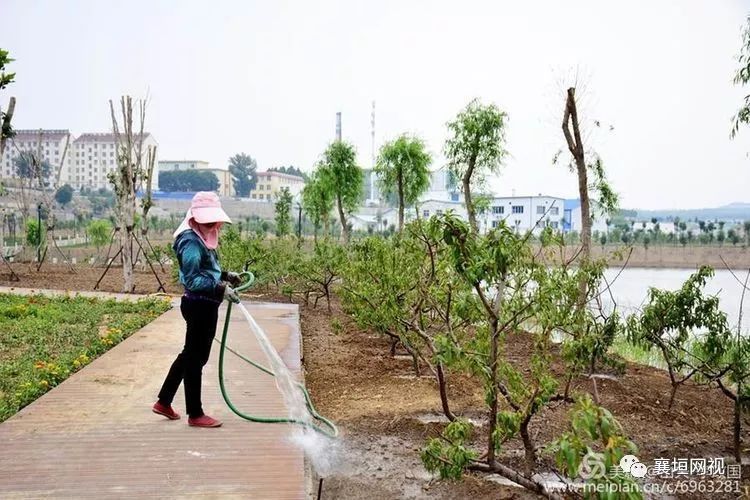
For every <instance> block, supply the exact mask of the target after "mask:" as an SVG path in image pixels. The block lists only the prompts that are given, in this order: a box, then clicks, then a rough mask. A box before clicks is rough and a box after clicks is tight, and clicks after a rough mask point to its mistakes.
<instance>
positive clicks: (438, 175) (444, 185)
mask: <svg viewBox="0 0 750 500" xmlns="http://www.w3.org/2000/svg"><path fill="white" fill-rule="evenodd" d="M422 198H423V199H424V200H443V201H453V202H456V201H458V202H460V201H462V200H463V193H462V192H461V189H460V188H459V186H458V185H457V184H456V181H455V179H454V178H453V176H452V175H451V173H450V171H449V170H448V167H440V168H439V169H437V170H433V171H432V172H430V187H429V188H428V189H427V192H426V193H425V194H424V196H423V197H422Z"/></svg>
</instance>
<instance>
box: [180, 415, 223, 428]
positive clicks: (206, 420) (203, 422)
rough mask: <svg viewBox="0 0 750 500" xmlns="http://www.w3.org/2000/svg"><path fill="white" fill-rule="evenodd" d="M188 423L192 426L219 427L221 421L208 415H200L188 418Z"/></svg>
mask: <svg viewBox="0 0 750 500" xmlns="http://www.w3.org/2000/svg"><path fill="white" fill-rule="evenodd" d="M188 425H190V426H193V427H221V422H220V421H218V420H216V419H215V418H211V417H209V416H208V415H202V416H200V417H195V418H192V417H191V418H188Z"/></svg>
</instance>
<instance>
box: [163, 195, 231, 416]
mask: <svg viewBox="0 0 750 500" xmlns="http://www.w3.org/2000/svg"><path fill="white" fill-rule="evenodd" d="M225 222H226V223H231V220H230V219H229V217H228V216H227V214H226V213H225V212H224V210H222V208H221V202H220V201H219V197H218V196H216V194H215V193H210V192H198V193H196V194H195V196H194V197H193V201H192V203H191V205H190V208H189V209H188V211H187V214H186V215H185V220H183V221H182V224H180V227H178V228H177V231H175V233H174V237H175V241H174V245H173V248H174V251H175V254H176V255H177V262H178V263H179V265H180V283H182V285H183V286H184V287H185V293H184V294H183V296H182V301H181V303H180V311H181V312H182V317H183V318H184V319H185V323H187V331H186V333H185V347H184V348H183V349H182V352H181V353H180V354H179V355H178V356H177V359H175V360H174V363H172V367H171V368H170V369H169V373H168V374H167V378H166V379H165V380H164V384H163V385H162V388H161V391H159V400H158V401H157V402H156V403H155V404H154V406H153V408H152V409H153V411H154V413H158V414H159V415H164V416H165V417H167V418H168V419H170V420H177V419H179V418H180V415H179V414H178V413H177V412H175V411H174V410H173V409H172V400H173V399H174V396H175V393H176V392H177V389H178V387H179V386H180V382H183V381H184V383H185V404H186V406H187V414H188V424H189V425H191V426H194V427H219V426H221V422H220V421H218V420H216V419H215V418H211V417H209V416H208V415H206V414H204V413H203V407H202V406H201V376H202V373H203V366H204V365H205V364H206V362H207V361H208V356H209V354H210V353H211V344H212V342H213V339H214V336H215V335H216V323H217V321H218V318H219V306H220V305H221V302H222V300H224V299H226V300H229V301H231V302H234V303H238V302H239V301H240V299H239V296H238V295H237V292H235V291H234V289H232V288H231V286H229V285H232V286H237V285H239V284H240V277H239V275H238V274H236V273H228V272H222V271H221V268H220V267H219V261H218V258H217V256H216V247H217V246H218V245H219V230H220V229H221V226H222V224H224V223H225ZM225 281H226V282H229V285H228V284H226V283H224V282H225Z"/></svg>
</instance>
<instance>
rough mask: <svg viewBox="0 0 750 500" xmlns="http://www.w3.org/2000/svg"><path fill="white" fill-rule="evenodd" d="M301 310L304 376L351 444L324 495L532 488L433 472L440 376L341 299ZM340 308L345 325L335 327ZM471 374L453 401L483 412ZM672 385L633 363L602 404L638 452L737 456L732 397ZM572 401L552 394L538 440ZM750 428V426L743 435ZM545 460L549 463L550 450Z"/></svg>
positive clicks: (518, 344) (507, 494)
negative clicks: (361, 323) (427, 372)
mask: <svg viewBox="0 0 750 500" xmlns="http://www.w3.org/2000/svg"><path fill="white" fill-rule="evenodd" d="M301 311H302V331H303V338H304V346H305V360H304V361H305V367H306V374H307V375H306V377H307V378H306V383H307V385H308V387H309V388H310V392H311V394H312V395H313V398H314V399H315V402H316V405H317V407H318V409H319V410H320V411H321V412H322V413H323V414H325V415H327V416H330V417H331V418H333V419H334V420H335V421H336V422H337V424H338V425H339V426H340V428H341V429H342V432H343V434H344V437H343V440H344V443H345V447H346V449H347V450H348V452H347V453H345V456H346V457H347V462H348V465H349V469H350V470H349V472H347V473H345V474H337V475H334V476H333V477H331V478H328V479H326V480H325V481H324V488H323V490H324V493H326V495H325V496H324V498H362V499H365V498H374V497H373V496H372V492H377V495H376V497H377V498H446V499H448V498H493V499H496V498H533V497H535V496H534V495H532V494H530V493H528V492H527V491H524V490H521V489H519V488H516V487H509V486H501V485H498V484H495V483H493V482H490V481H488V480H487V479H486V478H482V477H481V476H477V475H472V474H470V475H467V476H466V477H465V479H464V480H463V481H462V482H461V483H451V482H446V481H437V480H435V479H433V478H431V477H430V475H429V474H427V473H426V472H425V471H424V468H423V467H422V465H421V462H420V460H419V450H420V449H421V447H422V446H423V445H424V443H425V442H426V440H427V439H428V438H429V437H432V436H436V435H437V434H438V433H439V432H440V430H441V428H442V426H443V425H444V424H442V423H438V422H436V421H437V420H438V418H437V417H438V414H439V413H440V400H439V397H438V393H437V385H436V384H435V383H434V380H433V379H432V378H430V377H422V378H419V379H417V378H415V377H414V375H413V369H412V367H411V361H410V359H407V358H406V357H405V356H397V357H395V358H394V357H391V356H390V355H389V344H388V343H387V342H386V341H385V340H384V339H383V338H380V337H378V336H376V335H373V334H370V333H367V332H363V331H361V330H359V329H358V328H357V327H356V325H354V324H353V322H352V321H351V320H350V319H348V318H347V317H346V316H345V315H344V314H342V313H341V312H340V310H339V308H338V305H337V304H335V303H334V312H333V314H332V315H329V314H328V313H327V312H326V311H325V308H324V307H319V308H318V309H317V310H314V309H312V308H309V307H304V306H302V307H301ZM333 318H336V320H337V321H338V322H340V323H341V325H342V326H343V327H342V328H332V327H331V323H332V321H333ZM337 332H338V333H337ZM526 340H527V339H525V338H524V337H523V336H522V335H518V336H515V339H513V340H512V341H511V342H509V345H508V349H507V354H508V356H509V357H510V358H511V360H522V359H524V358H525V353H527V352H529V350H530V345H529V344H528V342H527V341H526ZM467 382H468V381H467V380H465V379H462V378H461V377H457V376H456V375H452V376H450V378H449V396H450V399H451V402H452V404H453V407H452V410H454V412H456V413H459V414H463V415H464V416H468V417H470V418H472V420H474V419H477V420H480V421H481V420H482V419H483V413H481V412H480V410H481V408H482V402H481V401H482V394H481V393H480V392H479V391H478V390H477V388H476V385H475V384H470V383H467ZM574 387H575V389H576V390H579V391H587V392H589V391H591V387H590V381H589V380H587V379H580V380H577V381H576V382H575V383H574ZM472 388H474V390H473V391H472ZM669 389H670V384H669V378H668V377H667V375H666V374H665V373H664V372H662V371H660V370H657V369H654V368H650V367H646V366H641V365H635V364H629V365H628V366H627V369H626V373H625V374H624V375H623V376H620V377H617V379H616V380H600V381H599V392H600V395H601V400H602V404H603V405H604V406H605V407H606V408H608V409H609V410H610V411H611V412H612V413H613V414H614V415H615V417H616V418H617V419H618V421H619V422H620V423H621V424H622V426H623V429H624V431H625V433H626V434H627V435H628V436H629V437H630V439H631V440H632V441H633V442H634V443H635V444H636V445H637V446H638V450H639V452H638V458H639V459H641V461H644V462H645V461H649V462H652V461H653V459H655V458H670V459H672V458H691V457H693V458H707V457H712V456H723V457H729V456H731V455H732V451H731V443H732V433H731V429H732V406H731V404H730V401H729V400H728V399H727V398H726V397H725V396H724V395H722V394H721V393H720V392H719V391H718V390H715V389H710V388H707V387H701V386H697V385H694V384H688V385H686V386H685V387H682V388H681V389H680V390H679V391H678V393H677V396H676V400H675V403H674V405H673V407H672V409H671V410H667V401H668V394H669ZM570 408H571V405H570V404H566V403H560V404H555V405H554V407H552V408H549V409H547V410H546V411H544V412H542V413H541V415H539V416H537V417H535V418H534V419H533V420H532V425H531V435H532V436H536V442H537V444H538V445H544V444H546V443H548V442H549V441H550V440H551V439H553V438H554V437H556V436H558V435H559V434H560V433H561V432H563V431H565V430H567V429H568V426H569V420H568V418H569V416H568V413H569V410H570ZM440 420H442V419H440ZM426 421H428V422H426ZM745 427H747V425H746V426H745ZM749 438H750V436H748V434H747V432H745V433H744V434H743V440H744V442H748V439H749ZM522 456H523V445H522V443H521V442H520V440H518V441H516V442H511V443H510V445H509V446H508V447H507V448H506V449H505V450H504V452H503V455H502V458H501V461H503V462H504V463H506V464H514V463H515V464H520V462H521V457H522ZM543 460H544V461H545V462H546V463H548V464H549V463H551V458H550V457H545V458H543ZM652 463H653V462H652ZM727 463H728V462H727ZM389 471H390V474H389ZM743 475H744V474H743ZM685 498H689V497H685ZM695 498H701V497H695ZM704 498H705V497H704ZM712 498H720V497H719V496H717V495H714V496H712ZM726 498H734V496H727V497H726Z"/></svg>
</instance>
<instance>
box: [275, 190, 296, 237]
mask: <svg viewBox="0 0 750 500" xmlns="http://www.w3.org/2000/svg"><path fill="white" fill-rule="evenodd" d="M274 208H275V210H276V220H275V221H276V236H278V237H283V236H286V235H288V234H289V233H290V232H291V228H292V219H291V213H292V193H290V192H289V188H287V187H284V188H282V189H281V192H280V193H279V195H278V198H277V200H276V206H275V207H274Z"/></svg>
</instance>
